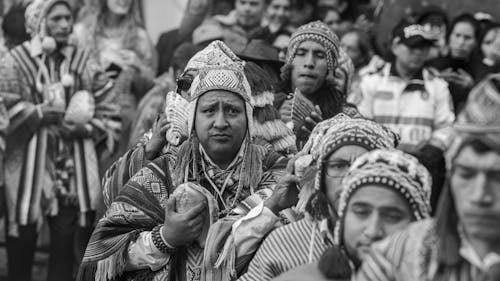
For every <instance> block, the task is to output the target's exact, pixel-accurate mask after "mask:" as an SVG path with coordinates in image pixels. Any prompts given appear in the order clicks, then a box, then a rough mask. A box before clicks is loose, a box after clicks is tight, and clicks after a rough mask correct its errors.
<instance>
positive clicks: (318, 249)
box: [239, 113, 398, 281]
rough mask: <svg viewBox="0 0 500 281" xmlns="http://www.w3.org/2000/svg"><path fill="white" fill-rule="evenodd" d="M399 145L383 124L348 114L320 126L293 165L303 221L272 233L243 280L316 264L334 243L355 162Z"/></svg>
mask: <svg viewBox="0 0 500 281" xmlns="http://www.w3.org/2000/svg"><path fill="white" fill-rule="evenodd" d="M397 141H398V136H397V135H396V134H394V133H393V132H392V131H390V130H389V129H387V128H385V127H384V126H382V125H379V124H377V123H375V122H373V121H369V120H365V119H361V118H351V117H348V116H347V115H345V114H343V113H341V114H338V115H337V116H335V117H333V118H331V119H327V120H325V121H323V122H320V123H319V124H318V125H317V127H316V128H315V129H314V130H313V132H312V134H311V136H310V138H309V140H308V142H307V143H306V145H305V146H304V148H303V150H302V151H301V152H300V153H299V154H298V156H297V157H296V158H295V160H294V161H292V163H293V167H294V169H293V170H294V174H295V176H298V177H299V178H301V180H300V184H299V185H300V188H301V192H300V195H299V201H298V204H297V206H296V207H295V210H296V211H297V212H298V213H301V214H303V218H302V219H301V220H298V221H296V222H293V223H291V224H288V225H285V226H282V227H280V228H277V229H276V230H274V231H272V232H271V233H270V234H269V236H267V238H266V239H265V240H264V242H263V243H262V245H261V246H260V248H259V250H258V251H257V253H256V254H255V256H254V258H253V259H252V261H251V262H250V265H249V267H248V271H247V272H246V274H245V275H243V276H242V277H241V278H240V279H239V280H240V281H249V280H259V281H261V280H271V279H273V278H275V277H277V276H279V275H280V274H282V273H284V272H286V271H288V270H291V269H293V268H295V267H298V266H301V265H304V264H308V263H312V262H317V261H318V260H319V258H320V257H321V254H322V253H323V252H324V251H325V250H326V249H328V248H329V247H331V246H332V245H333V226H334V225H335V222H336V221H337V212H336V205H337V203H336V202H337V199H338V193H339V190H340V186H341V182H342V179H343V178H344V176H345V175H346V173H347V171H348V169H349V167H350V166H351V163H352V162H354V161H355V160H356V159H357V158H358V157H359V156H361V155H362V154H364V153H366V152H368V151H371V150H374V149H377V148H393V147H395V146H396V145H397ZM290 165H292V164H289V166H290Z"/></svg>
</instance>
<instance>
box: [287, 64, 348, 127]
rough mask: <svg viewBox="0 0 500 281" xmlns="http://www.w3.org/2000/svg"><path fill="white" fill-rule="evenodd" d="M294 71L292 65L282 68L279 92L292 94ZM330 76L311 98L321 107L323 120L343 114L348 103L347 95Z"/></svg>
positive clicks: (328, 74)
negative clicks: (336, 85)
mask: <svg viewBox="0 0 500 281" xmlns="http://www.w3.org/2000/svg"><path fill="white" fill-rule="evenodd" d="M292 69H293V66H292V65H290V64H286V65H284V66H283V67H282V68H281V79H282V81H281V83H280V84H279V85H278V92H282V93H291V92H292ZM329 71H330V70H329ZM333 75H335V74H333ZM329 76H330V73H329V72H328V73H327V75H326V78H325V82H324V83H323V85H322V86H321V88H319V90H318V91H317V92H316V93H314V95H313V96H312V97H311V101H312V102H313V103H314V104H317V105H318V106H319V107H320V109H321V112H322V113H323V116H322V117H323V119H328V118H332V117H333V116H335V115H337V114H338V113H340V112H342V108H343V107H344V105H345V103H346V94H345V93H343V92H341V91H340V90H339V89H337V87H335V80H334V79H332V78H331V77H329Z"/></svg>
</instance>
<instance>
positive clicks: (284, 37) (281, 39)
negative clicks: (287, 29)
mask: <svg viewBox="0 0 500 281" xmlns="http://www.w3.org/2000/svg"><path fill="white" fill-rule="evenodd" d="M289 42H290V35H288V34H280V35H278V36H277V37H276V39H274V42H273V46H274V47H275V48H276V49H278V58H279V60H280V61H286V52H287V51H288V43H289Z"/></svg>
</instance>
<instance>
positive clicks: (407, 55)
mask: <svg viewBox="0 0 500 281" xmlns="http://www.w3.org/2000/svg"><path fill="white" fill-rule="evenodd" d="M429 50H430V46H418V47H410V46H407V45H405V44H402V43H395V44H394V46H393V53H394V56H395V57H396V63H397V64H399V65H400V66H402V67H404V68H405V69H407V70H410V71H417V70H420V69H422V68H423V67H424V64H425V62H426V61H427V59H428V58H429Z"/></svg>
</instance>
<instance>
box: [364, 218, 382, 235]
mask: <svg viewBox="0 0 500 281" xmlns="http://www.w3.org/2000/svg"><path fill="white" fill-rule="evenodd" d="M364 234H365V235H366V236H367V237H368V238H369V239H370V240H372V241H377V240H380V239H382V238H383V237H384V236H385V231H384V228H383V226H382V220H381V218H380V216H379V215H378V214H372V216H371V217H370V219H369V220H368V222H367V225H366V228H365V231H364Z"/></svg>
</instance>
